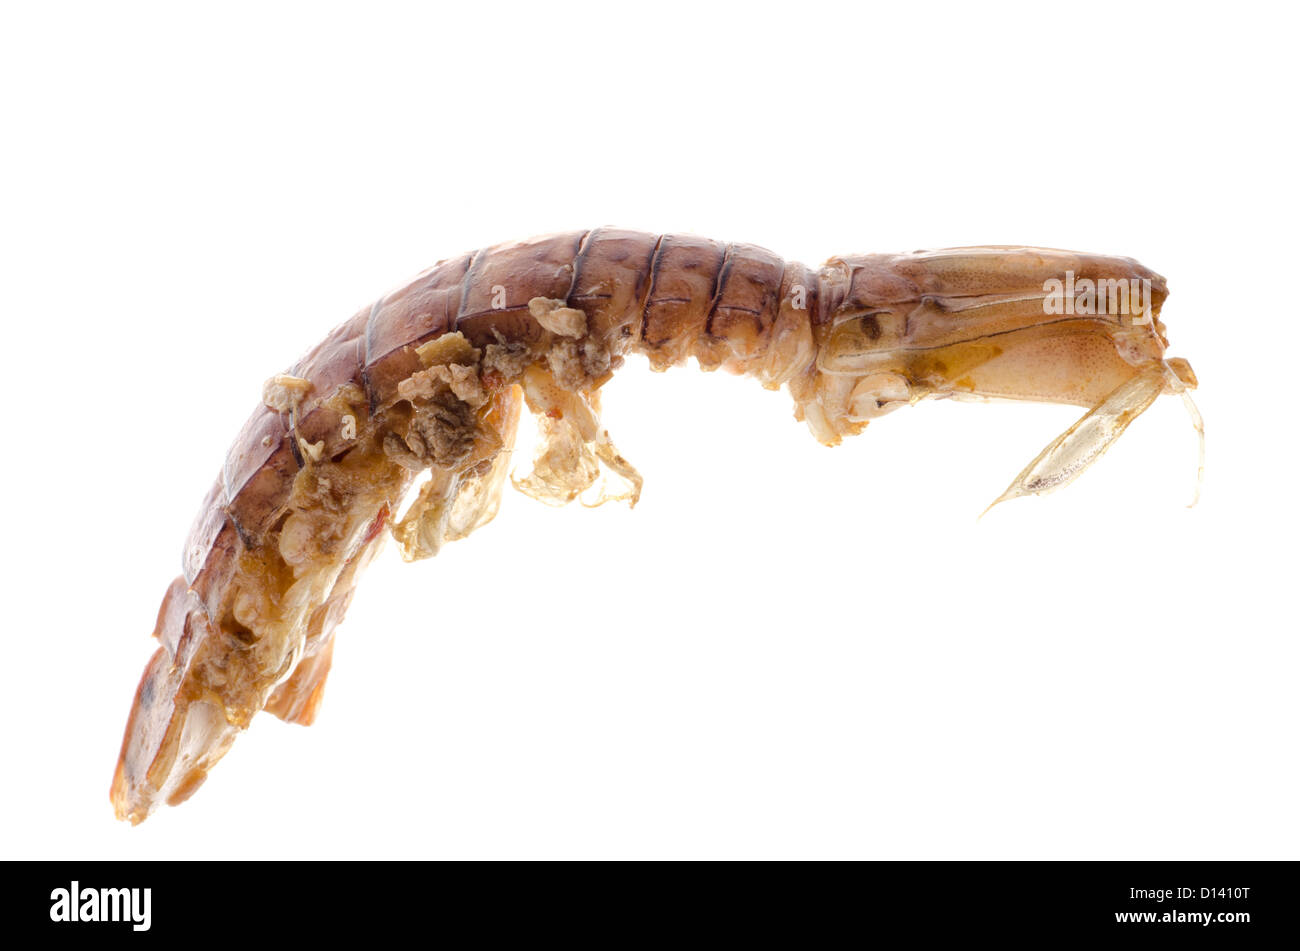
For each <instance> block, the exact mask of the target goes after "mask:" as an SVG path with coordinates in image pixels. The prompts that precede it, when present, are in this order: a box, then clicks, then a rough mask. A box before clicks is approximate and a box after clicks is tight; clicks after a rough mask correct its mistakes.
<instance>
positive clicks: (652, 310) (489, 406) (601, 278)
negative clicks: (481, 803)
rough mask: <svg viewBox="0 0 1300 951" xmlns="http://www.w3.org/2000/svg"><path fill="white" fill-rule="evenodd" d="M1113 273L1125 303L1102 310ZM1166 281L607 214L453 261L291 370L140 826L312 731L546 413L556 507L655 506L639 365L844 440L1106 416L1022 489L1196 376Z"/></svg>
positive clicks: (266, 421)
mask: <svg viewBox="0 0 1300 951" xmlns="http://www.w3.org/2000/svg"><path fill="white" fill-rule="evenodd" d="M1121 285H1122V287H1123V288H1125V289H1126V290H1125V295H1124V296H1125V305H1124V306H1123V307H1120V306H1116V305H1117V304H1118V303H1119V302H1118V301H1117V300H1116V298H1117V297H1118V293H1119V289H1120V288H1121ZM1058 286H1059V288H1060V290H1059V291H1058V289H1057V288H1058ZM1099 286H1102V287H1106V288H1109V289H1111V291H1112V294H1111V297H1110V298H1109V299H1104V306H1102V307H1100V308H1099V307H1098V306H1097V303H1098V297H1099V295H1098V293H1097V289H1098V287H1099ZM1067 287H1068V290H1067ZM1084 288H1091V290H1090V292H1089V293H1085V291H1084ZM1089 294H1090V295H1091V296H1090V297H1089ZM1165 295H1166V289H1165V282H1164V280H1163V279H1162V278H1161V277H1160V276H1159V275H1157V274H1155V273H1154V272H1152V271H1149V270H1147V269H1146V268H1144V267H1142V266H1141V265H1139V264H1137V263H1136V262H1134V261H1132V260H1130V259H1128V258H1113V257H1100V256H1094V255H1086V254H1076V253H1072V252H1066V251H1053V250H1044V249H1033V248H1010V247H996V248H994V247H980V248H958V249H951V250H944V251H932V252H917V253H913V254H901V255H865V256H855V257H845V258H835V259H832V260H831V261H829V262H828V263H827V264H825V265H824V266H822V267H821V268H819V269H816V270H813V269H810V268H807V267H805V266H803V265H801V264H796V263H787V262H785V261H783V260H781V259H780V258H779V257H777V256H776V255H774V254H772V253H771V252H769V251H766V250H764V249H762V248H758V247H755V246H753V245H747V244H724V243H719V242H716V241H710V240H707V239H704V238H698V237H693V236H688V235H663V236H655V235H648V234H642V233H638V232H631V231H621V230H615V229H606V228H601V229H596V230H594V231H588V232H582V233H575V234H561V235H553V236H548V237H543V238H538V239H534V240H530V241H525V242H519V243H512V244H503V245H498V246H496V247H492V248H487V249H485V250H480V251H475V252H473V253H470V254H465V255H462V256H460V257H457V258H452V259H448V260H445V261H441V262H439V263H438V264H436V265H434V267H432V268H430V269H429V270H428V271H426V272H425V273H423V274H421V275H420V276H419V277H417V278H416V279H415V280H414V281H412V282H411V283H410V284H408V285H407V286H405V287H403V288H401V289H400V290H398V291H396V292H394V293H392V294H389V295H388V296H386V297H384V298H382V299H380V300H379V301H378V302H376V303H375V304H374V306H373V307H368V308H366V309H364V310H362V311H361V312H359V313H358V314H357V315H356V316H355V317H353V318H352V319H351V320H349V321H347V322H346V323H344V324H342V325H341V326H339V327H337V328H336V329H335V330H334V331H333V332H332V333H331V334H330V335H329V336H328V337H326V338H325V340H324V341H323V342H322V343H321V344H319V345H318V346H317V347H315V348H314V349H312V350H311V351H310V352H309V353H307V354H306V356H304V357H303V358H302V359H301V360H299V361H298V362H297V363H296V364H294V365H293V366H292V367H291V368H289V370H288V371H287V372H286V373H284V374H282V375H279V376H276V377H273V378H272V379H271V380H269V381H268V382H267V385H266V388H265V391H264V393H263V405H262V406H260V407H259V408H258V409H257V411H256V412H255V413H254V414H253V416H252V417H251V418H250V419H249V420H248V422H247V423H246V424H245V426H244V428H243V430H242V432H241V433H240V435H239V437H238V439H237V440H236V442H235V444H234V446H233V447H232V448H231V450H230V452H229V454H228V456H227V458H226V462H225V465H224V467H223V468H222V471H221V473H220V476H219V477H218V478H217V480H216V483H215V484H214V485H213V486H212V489H211V490H210V491H209V493H208V495H207V498H206V499H205V500H204V503H203V506H202V508H201V509H200V512H199V516H198V519H197V520H196V522H195V524H194V526H193V528H192V529H191V531H190V535H189V538H188V540H187V542H186V545H185V551H184V558H183V574H182V575H181V577H179V578H177V579H176V580H175V581H174V582H173V583H172V585H171V586H170V588H169V589H168V591H167V594H166V596H165V598H164V599H163V603H162V607H161V609H160V611H159V615H158V620H157V625H156V627H155V630H154V636H155V637H157V638H158V640H159V641H160V642H161V646H160V647H159V648H158V650H157V651H156V652H155V653H154V655H153V658H152V659H151V660H150V661H149V664H148V666H147V667H146V669H145V673H144V677H143V679H142V681H141V683H140V687H139V690H138V692H137V694H136V698H135V705H134V708H133V710H132V713H131V717H130V720H129V722H128V724H127V729H126V737H125V739H124V741H123V745H122V753H121V759H120V761H119V763H118V767H117V772H116V774H115V776H114V779H113V786H112V799H113V802H114V805H115V807H116V810H117V814H118V816H119V817H120V818H128V819H131V820H132V821H133V822H139V821H141V820H143V819H144V818H145V817H146V816H148V815H149V814H150V813H151V812H152V811H153V810H154V809H155V808H156V807H157V805H158V804H159V803H161V802H166V803H169V804H174V803H177V802H180V801H182V800H184V799H185V798H187V797H188V796H189V795H190V794H191V793H192V792H193V791H194V790H195V789H196V788H197V787H198V785H199V784H200V783H201V782H202V781H203V779H204V777H205V776H206V774H207V771H208V770H209V769H210V768H211V767H212V765H213V764H214V763H215V762H216V761H217V760H218V759H219V758H220V757H221V756H222V755H223V754H224V753H225V751H226V750H227V749H228V748H229V746H230V744H231V743H232V742H233V740H234V738H235V736H236V735H237V734H238V733H239V731H240V730H242V729H243V728H245V727H247V726H248V723H249V721H250V720H251V719H252V717H253V715H254V714H256V713H257V712H258V711H259V710H263V709H266V710H269V711H270V712H272V713H274V714H275V715H276V716H278V717H281V718H283V719H285V720H289V721H292V722H297V723H304V724H306V723H310V722H311V721H312V719H313V718H314V716H315V713H316V709H317V706H318V705H319V703H320V700H321V692H322V689H323V687H324V682H325V677H326V675H327V673H328V671H329V666H330V656H331V649H332V639H331V638H332V635H333V631H334V628H335V626H336V625H337V624H338V622H339V620H340V619H341V618H342V616H343V613H344V611H345V610H346V609H347V606H348V603H349V601H350V600H351V597H352V593H353V590H354V587H355V584H356V581H357V578H358V576H359V574H360V572H361V570H362V568H363V567H364V566H365V565H366V564H367V563H368V562H369V561H370V559H371V558H372V557H373V556H374V554H375V553H376V551H377V549H378V548H379V546H380V544H381V543H382V539H383V536H384V534H385V533H386V532H391V534H393V535H394V537H395V538H396V539H397V541H398V544H399V546H400V548H401V551H402V554H403V556H404V557H406V558H407V559H415V558H421V557H425V556H428V555H432V554H434V553H436V552H437V551H438V549H439V548H440V547H441V546H442V544H443V543H444V542H446V541H449V540H454V539H457V538H462V537H464V536H465V535H466V534H468V533H469V532H471V531H472V530H473V529H475V528H476V527H478V526H480V525H483V524H484V523H485V522H487V521H488V520H490V519H491V518H492V517H493V515H494V514H495V513H496V509H497V505H498V501H499V498H500V491H501V487H502V485H503V483H504V481H505V478H506V475H507V467H508V459H509V457H510V453H509V451H508V450H509V449H510V447H511V446H512V444H513V440H514V434H515V429H516V425H517V422H518V418H519V413H520V407H521V403H522V404H526V405H527V406H528V408H529V409H530V410H531V411H532V412H533V413H535V414H536V415H537V417H538V419H539V421H540V426H541V431H542V437H543V438H542V441H541V443H540V446H541V448H540V451H539V453H538V455H537V458H536V459H535V462H534V468H533V471H532V472H531V474H529V475H527V476H524V477H523V478H521V479H519V480H517V481H516V483H515V484H516V485H517V486H518V487H519V488H520V489H522V490H523V491H525V492H527V493H528V494H530V495H533V496H535V497H537V498H540V499H542V500H544V501H547V502H550V503H553V504H563V503H565V502H568V501H570V500H572V499H573V498H575V497H577V496H578V495H580V494H582V493H584V492H587V490H589V489H592V488H593V486H595V485H596V484H597V482H598V480H600V479H601V475H602V471H603V472H604V475H605V478H606V480H607V481H606V482H605V483H602V485H601V487H600V488H599V489H598V490H597V491H599V493H600V495H599V498H601V499H604V498H622V499H626V500H628V501H629V502H632V503H635V501H636V498H637V496H638V494H639V492H640V488H641V479H640V477H639V476H638V475H637V473H636V471H635V469H633V467H632V466H631V465H630V464H629V463H628V462H627V461H626V460H625V459H624V458H623V457H622V456H621V455H620V454H619V453H618V451H617V449H615V447H614V444H613V443H612V442H611V441H610V439H609V436H608V433H607V432H606V431H605V430H604V429H603V428H601V425H600V422H599V412H598V410H599V406H598V393H599V389H600V387H601V386H603V385H604V383H605V382H606V381H607V380H608V379H609V378H610V375H611V373H612V372H613V371H614V370H615V369H616V368H617V367H619V366H620V365H621V364H622V363H623V360H624V357H625V356H626V355H627V354H629V353H642V354H645V355H646V357H648V358H649V361H650V364H651V366H652V367H653V368H655V369H658V370H662V369H665V368H667V367H669V366H673V365H675V364H680V363H682V362H684V361H685V360H686V359H687V358H688V357H695V359H696V360H697V361H698V362H699V364H700V365H701V366H702V367H704V368H706V369H715V368H718V367H725V368H727V369H729V370H732V371H735V372H738V373H744V374H748V375H751V376H754V377H757V378H758V380H759V381H760V382H761V383H762V384H763V385H764V386H766V387H769V388H778V387H781V386H783V385H784V386H786V387H788V389H789V391H790V393H791V395H792V396H793V397H794V401H795V406H796V410H795V415H796V416H797V417H798V418H800V419H802V420H804V421H805V422H806V423H807V424H808V426H809V428H810V429H811V430H812V432H813V434H814V435H815V436H816V437H817V438H818V439H819V440H821V441H822V442H823V443H826V444H828V445H833V444H835V443H837V442H839V440H840V439H841V437H843V436H845V435H849V434H852V433H856V432H858V431H860V430H861V429H862V428H863V427H864V426H866V425H867V423H868V421H869V420H871V419H873V418H875V417H877V416H880V415H882V414H884V413H886V412H889V411H890V410H892V409H895V408H897V407H899V406H902V405H904V404H908V403H914V402H916V401H917V400H920V399H923V398H926V397H975V398H987V397H1004V398H1011V399H1029V400H1040V401H1047V402H1063V403H1074V404H1078V405H1083V406H1087V407H1090V410H1091V411H1090V412H1089V413H1088V414H1087V415H1086V416H1085V417H1084V418H1083V419H1081V420H1080V421H1079V422H1078V423H1076V424H1075V425H1074V426H1073V427H1071V429H1070V430H1068V431H1067V432H1066V433H1065V434H1063V435H1062V436H1061V437H1060V438H1059V439H1058V440H1057V441H1056V442H1054V443H1053V444H1052V445H1051V446H1049V447H1048V448H1047V449H1046V450H1044V452H1043V453H1042V454H1041V455H1040V456H1039V458H1038V459H1036V460H1035V462H1034V463H1032V464H1031V465H1030V466H1029V467H1028V468H1027V469H1026V470H1025V471H1024V472H1022V473H1021V475H1020V477H1019V478H1018V479H1017V480H1016V482H1015V483H1013V485H1012V487H1011V488H1010V489H1009V490H1008V492H1007V493H1006V494H1004V496H1003V498H1008V497H1012V496H1015V495H1021V494H1026V493H1033V492H1041V491H1045V490H1047V489H1050V488H1053V487H1056V486H1058V485H1061V484H1064V483H1066V482H1068V481H1070V480H1071V479H1072V478H1074V476H1075V475H1077V474H1078V473H1079V472H1081V471H1082V470H1083V469H1084V468H1086V466H1087V465H1089V464H1090V463H1091V462H1092V461H1093V460H1094V459H1095V458H1096V457H1097V456H1098V455H1100V453H1101V452H1102V451H1104V449H1105V448H1106V447H1107V446H1108V445H1109V444H1110V443H1111V442H1112V441H1113V440H1114V439H1115V438H1116V437H1118V435H1119V434H1120V433H1121V432H1122V431H1123V430H1124V428H1125V427H1126V426H1127V425H1128V423H1129V422H1131V421H1132V419H1133V418H1135V417H1136V416H1137V415H1138V414H1140V413H1141V412H1142V411H1143V410H1145V409H1146V407H1147V406H1149V405H1150V404H1151V402H1152V401H1153V400H1154V399H1155V398H1156V397H1157V396H1158V395H1159V394H1160V393H1162V392H1184V391H1185V390H1186V389H1187V388H1190V387H1194V386H1195V378H1194V376H1193V375H1192V373H1191V369H1190V367H1188V365H1187V364H1186V362H1185V361H1181V360H1168V361H1166V360H1165V359H1164V348H1165V344H1166V341H1165V338H1164V334H1163V326H1162V325H1161V324H1160V322H1159V312H1160V308H1161V306H1162V305H1163V303H1164V300H1165ZM1135 302H1136V305H1137V306H1135ZM1085 304H1086V305H1088V306H1084V305H1085ZM424 472H428V473H429V475H428V478H427V480H426V481H425V482H424V483H423V484H422V485H421V487H420V489H419V492H418V496H417V497H416V499H415V501H414V502H413V503H412V504H411V505H410V506H409V508H408V509H407V511H406V512H405V513H404V514H403V515H402V516H401V517H400V518H398V517H397V513H398V510H399V506H400V504H401V502H402V500H403V498H404V497H405V496H406V495H407V494H408V489H410V488H411V487H412V485H413V483H414V481H415V480H416V478H417V476H418V475H419V474H421V473H424Z"/></svg>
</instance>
